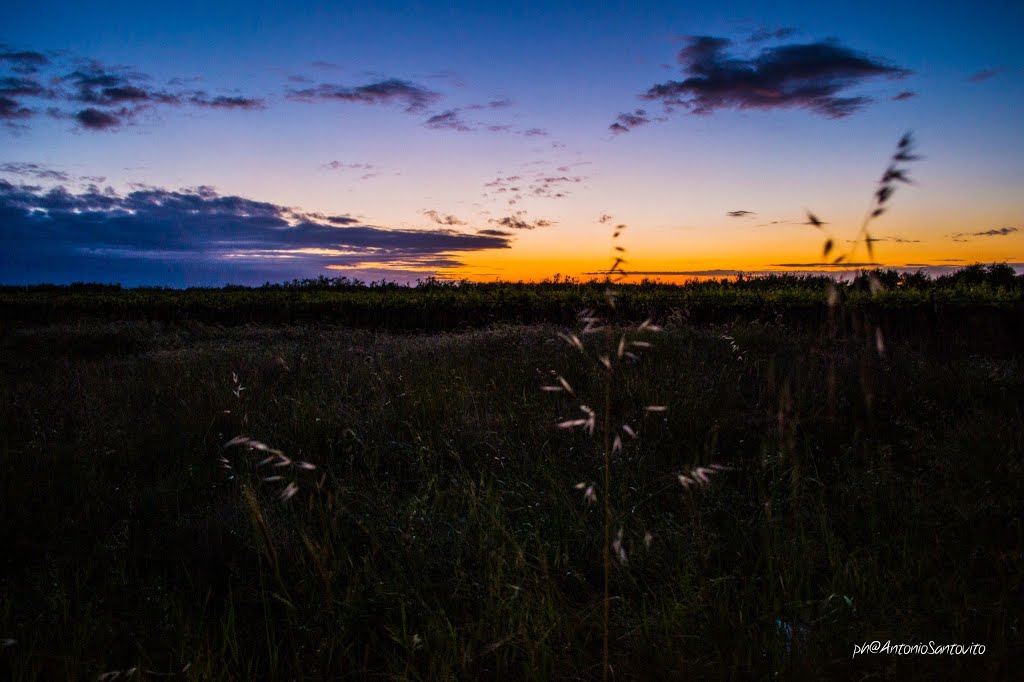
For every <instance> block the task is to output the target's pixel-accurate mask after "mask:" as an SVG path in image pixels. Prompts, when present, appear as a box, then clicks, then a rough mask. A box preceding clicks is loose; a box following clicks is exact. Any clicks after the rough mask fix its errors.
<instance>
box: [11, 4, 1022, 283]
mask: <svg viewBox="0 0 1024 682" xmlns="http://www.w3.org/2000/svg"><path fill="white" fill-rule="evenodd" d="M1021 26H1024V8H1022V6H1021V4H1020V3H914V4H902V5H899V6H892V5H890V4H889V3H851V4H848V5H842V6H833V7H821V6H817V7H813V8H812V9H810V10H808V9H807V8H806V6H805V5H802V4H798V3H772V4H771V5H770V6H767V5H765V4H764V3H730V4H729V5H728V6H714V7H712V6H709V5H703V4H696V3H686V2H677V3H640V4H638V3H602V4H600V5H599V6H597V7H590V6H586V5H581V4H580V3H558V2H543V3H516V4H504V3H503V4H483V3H444V4H440V3H432V4H429V5H426V4H422V3H421V4H415V3H372V4H368V5H366V6H361V7H344V6H342V7H333V8H330V9H325V8H323V7H322V6H318V4H303V3H291V4H289V5H284V4H282V3H260V2H255V3H253V2H249V3H211V4H209V5H208V4H207V3H159V2H156V3H144V4H136V3H100V4H92V5H83V4H79V3H49V2H37V3H32V4H30V5H29V4H26V5H15V6H12V7H10V8H8V9H7V10H5V21H4V28H2V29H0V43H3V45H4V47H3V48H2V50H0V52H3V54H6V55H7V58H6V60H0V65H3V66H5V67H6V69H7V70H6V71H4V72H3V73H0V78H7V79H8V80H6V81H0V83H4V86H3V87H0V97H6V98H7V104H6V105H4V103H3V102H2V101H0V115H2V114H4V113H5V112H6V117H5V118H2V119H0V139H2V140H3V147H2V149H3V152H0V181H2V182H4V183H6V184H5V185H0V201H2V202H3V204H2V205H0V217H4V216H6V217H5V218H4V219H3V222H0V239H2V240H3V241H5V242H6V244H7V246H8V248H7V249H5V251H6V254H5V255H4V256H0V281H8V282H13V281H18V282H26V281H72V280H79V279H106V280H114V281H122V282H124V283H126V284H140V283H144V284H153V283H156V284H171V285H174V286H183V285H192V284H222V283H226V282H229V281H230V282H245V283H260V282H262V281H265V280H267V279H290V278H291V277H293V276H294V277H306V276H315V275H317V274H327V275H348V276H354V277H361V278H364V279H379V278H387V279H395V280H399V281H412V280H415V279H417V278H421V277H425V276H430V275H439V276H442V277H455V278H461V277H468V278H473V279H490V278H495V277H498V278H503V279H520V278H525V279H535V278H542V277H546V276H550V275H552V274H554V273H555V272H561V273H563V274H579V273H582V272H587V271H591V270H595V269H599V268H600V267H601V266H602V265H603V264H604V263H605V261H606V259H607V252H608V237H609V235H608V234H607V232H608V230H607V228H608V224H607V223H608V222H609V221H605V222H601V220H600V218H601V216H603V215H609V216H611V217H612V218H613V220H612V221H611V222H613V223H614V224H619V223H624V224H628V225H629V226H630V231H629V233H628V235H629V241H628V243H627V246H628V247H629V248H630V250H631V268H632V269H633V270H635V271H657V272H677V273H683V274H681V275H680V276H685V273H696V272H702V271H705V270H711V269H724V270H730V269H740V270H746V271H758V270H771V269H775V268H776V267H777V266H778V265H779V264H780V263H790V262H800V263H814V262H816V261H820V260H821V259H820V256H821V253H820V243H821V239H820V235H819V234H818V233H816V232H815V231H814V230H813V228H810V227H808V226H807V225H804V224H802V223H803V222H805V221H804V220H803V215H804V211H805V210H807V209H813V210H814V211H815V212H817V213H821V214H825V215H826V216H827V218H828V219H829V222H830V224H831V228H830V229H832V230H833V231H834V234H835V236H836V238H837V240H838V241H840V242H841V243H845V239H846V238H852V237H853V236H855V234H856V232H857V228H858V226H859V222H860V218H861V216H862V215H863V213H864V210H865V208H866V207H867V205H868V201H869V198H870V196H871V192H872V191H873V189H874V183H875V181H876V180H877V179H878V176H879V175H880V173H881V171H882V170H883V169H884V167H885V164H886V160H887V158H888V156H889V155H890V154H891V153H892V151H893V149H894V146H895V142H896V140H897V139H898V138H899V136H900V135H901V134H902V133H903V132H904V131H906V130H910V129H912V130H913V131H914V133H915V136H916V139H917V140H918V142H919V145H920V150H921V154H922V155H923V156H925V157H926V158H925V159H924V160H922V161H919V162H915V163H914V164H913V167H912V169H911V174H912V176H913V177H914V179H915V181H916V184H915V185H914V186H911V187H907V188H903V187H901V188H900V190H899V192H898V194H897V196H896V197H895V198H894V200H893V204H894V205H893V208H892V210H891V211H890V212H889V214H887V215H886V216H885V217H884V219H882V220H880V221H879V222H878V224H877V226H874V227H873V228H872V229H874V230H876V236H877V237H878V238H879V239H880V240H887V241H883V242H881V243H879V244H877V251H878V253H877V254H875V255H876V258H877V262H880V263H882V264H885V265H891V266H907V265H909V264H918V263H920V264H924V265H930V266H934V267H936V268H939V267H948V266H950V265H951V264H955V263H960V262H962V263H965V264H966V263H968V262H973V261H975V260H982V261H994V260H1006V261H1010V262H1017V261H1024V232H1022V230H1024V225H1022V222H1024V220H1022V215H1021V214H1022V211H1024V206H1022V201H1021V199H1020V198H1019V195H1021V194H1024V193H1022V192H1021V191H1020V190H1021V188H1022V187H1024V126H1021V125H1020V123H1019V117H1020V113H1019V112H1020V111H1022V110H1024V48H1022V47H1021V42H1020V41H1019V39H1018V35H1017V34H1018V32H1019V28H1020V27H1021ZM700 37H703V38H700ZM27 54H38V55H40V57H41V59H43V60H45V63H43V62H41V61H39V60H36V61H32V60H31V59H29V58H28V57H26V56H25V55H27ZM19 55H20V56H19ZM74 74H79V75H78V76H75V75H74ZM83 74H84V75H83ZM751 74H753V75H751ZM807 74H812V75H811V76H808V75H807ZM89 78H91V79H92V80H91V81H89V80H88V79H89ZM104 78H105V79H107V80H103V79H104ZM12 79H13V80H12ZM688 79H690V80H688ZM29 81H30V82H31V83H29ZM87 81H88V83H93V85H88V83H87ZM101 81H102V82H101ZM104 83H105V85H104ZM31 84H36V85H38V88H37V91H36V92H34V93H33V92H30V91H31V90H32V88H31V87H30V85H31ZM382 84H383V85H382ZM673 84H675V85H673ZM658 86H662V91H665V90H666V89H668V90H672V91H673V93H675V94H673V95H672V96H652V94H651V93H653V92H655V90H656V89H657V88H658ZM5 88H6V91H7V93H8V94H7V95H4V90H5ZM104 88H108V90H104ZM109 88H114V90H110V89H109ZM126 88H135V90H129V89H126ZM673 88H674V90H673ZM110 93H114V94H113V95H111V94H110ZM133 93H134V94H133ZM5 106H6V109H5V108H4V107H5ZM87 110H89V111H87ZM638 110H640V111H642V112H643V113H642V114H638V113H637V111H638ZM623 114H625V115H626V116H627V118H625V119H622V118H619V117H620V115H623ZM622 121H626V122H627V123H629V125H625V126H622V123H621V122H622ZM617 122H618V123H619V125H620V126H622V127H621V128H615V124H616V123H617ZM626 128H628V130H626ZM42 169H46V170H50V171H53V172H52V173H49V174H47V173H44V172H43V170H42ZM100 177H102V178H103V180H98V178H100ZM509 178H515V179H514V180H508V179H509ZM90 185H94V186H95V187H94V188H93V189H90ZM58 187H62V188H63V191H64V192H67V193H68V194H69V196H71V197H73V198H74V201H70V202H69V201H66V200H61V201H55V200H54V196H55V195H53V192H54V191H55V188H58ZM197 187H205V188H209V189H206V190H203V191H202V192H197V191H196V190H195V189H194V188H197ZM26 188H30V189H26ZM514 188H518V189H514ZM143 191H145V192H148V194H136V195H135V196H134V197H132V193H133V192H136V193H139V192H143ZM211 192H212V193H213V194H211ZM101 195H103V196H106V197H107V199H104V200H103V201H100V200H99V199H95V198H94V199H90V198H89V197H90V196H93V197H99V196H101ZM171 196H177V197H178V198H179V199H181V197H192V199H191V200H189V201H193V200H198V201H199V203H198V204H195V202H194V201H193V204H194V205H193V204H190V203H189V201H186V200H180V201H177V200H176V201H166V200H165V199H166V197H171ZM213 196H216V197H217V200H216V201H214V200H213V199H212V197H213ZM204 197H205V198H204ZM115 198H116V200H114V199H115ZM226 198H231V199H232V200H230V201H226V200H224V199H226ZM144 199H145V200H148V201H151V202H158V204H159V205H157V204H154V205H149V204H144V203H140V202H142V201H143V200H144ZM236 199H237V200H236ZM243 199H244V200H245V201H252V202H261V203H266V204H269V205H272V206H274V207H276V208H275V209H274V211H276V212H274V213H273V215H274V219H273V220H272V221H271V222H272V223H273V224H267V225H260V224H256V223H254V222H253V220H254V218H253V217H252V216H251V215H249V214H242V213H239V214H235V213H231V212H230V211H231V210H235V208H237V207H239V206H247V204H245V203H244V201H241V200H243ZM101 204H102V205H101ZM186 205H189V206H192V208H188V209H187V210H188V211H190V212H189V213H183V214H181V215H178V216H170V215H168V213H167V211H168V210H172V209H173V208H174V206H186ZM195 206H198V208H196V207H195ZM225 207H232V208H231V209H230V210H229V209H228V208H225ZM157 209H159V210H157ZM133 211H134V213H133ZM737 211H741V212H742V213H743V215H741V216H735V215H733V216H730V215H729V214H730V213H736V212H737ZM197 215H202V216H203V217H204V219H205V220H206V222H203V221H201V220H199V219H198V218H196V216H197ZM83 216H84V217H83ZM318 216H335V217H337V216H345V217H346V218H347V219H350V222H346V223H345V224H332V223H325V222H324V220H323V219H322V218H320V217H318ZM449 217H450V218H451V219H448V218H449ZM211 220H213V221H221V223H222V224H221V223H218V228H217V231H216V234H217V238H216V239H212V238H211V237H209V235H210V233H209V232H208V231H206V232H204V229H206V228H204V227H203V225H206V226H207V228H208V227H209V221H211ZM190 221H191V222H190ZM274 221H276V222H274ZM114 223H116V224H117V225H119V228H118V230H116V231H111V230H110V229H106V228H108V227H109V226H110V225H111V224H114ZM169 225H173V226H174V227H173V234H172V233H170V232H167V233H161V232H160V230H170V229H171V228H170V227H168V226H169ZM190 225H191V226H192V227H190ZM161 226H163V227H161ZM324 226H327V227H329V228H330V229H328V230H327V231H325V230H323V229H320V228H322V227H324ZM371 228H372V229H371ZM190 229H192V236H191V237H190V238H187V239H186V238H183V237H182V235H187V234H189V231H190ZM267 230H270V232H267ZM389 231H390V232H391V234H387V233H388V232H389ZM154 233H158V234H162V235H163V236H162V242H159V240H158V242H159V243H157V245H156V246H157V247H160V244H163V247H160V248H154V244H153V243H152V239H151V237H152V235H153V234H154ZM202 235H206V237H207V238H210V239H211V241H204V238H200V237H201V236H202ZM255 235H260V236H258V237H257V236H255ZM310 235H318V236H317V237H316V238H313V237H311V236H310ZM367 235H374V236H375V239H376V241H375V240H374V239H368V237H367ZM426 244H429V246H425V245H426ZM396 245H401V248H399V247H398V246H396ZM864 255H865V254H860V255H859V256H858V258H861V259H862V257H863V256H864ZM821 265H822V267H826V266H827V265H828V264H826V263H822V264H821Z"/></svg>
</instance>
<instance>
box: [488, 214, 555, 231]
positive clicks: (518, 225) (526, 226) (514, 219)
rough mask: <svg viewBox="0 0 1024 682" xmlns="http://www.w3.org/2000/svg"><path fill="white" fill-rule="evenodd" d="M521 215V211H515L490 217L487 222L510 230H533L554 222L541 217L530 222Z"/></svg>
mask: <svg viewBox="0 0 1024 682" xmlns="http://www.w3.org/2000/svg"><path fill="white" fill-rule="evenodd" d="M523 216H524V213H523V211H517V212H516V213H515V214H514V215H510V216H505V217H504V218H499V219H494V218H492V219H491V220H490V221H489V222H492V223H494V224H495V225H500V226H501V227H507V228H508V229H510V230H533V229H536V228H538V227H549V226H551V225H554V224H555V223H554V222H553V221H550V220H544V219H543V218H541V219H539V220H534V221H533V222H530V221H528V220H525V219H524V218H523Z"/></svg>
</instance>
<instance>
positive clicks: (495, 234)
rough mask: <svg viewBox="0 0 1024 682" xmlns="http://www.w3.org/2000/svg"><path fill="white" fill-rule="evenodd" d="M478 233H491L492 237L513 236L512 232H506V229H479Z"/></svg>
mask: <svg viewBox="0 0 1024 682" xmlns="http://www.w3.org/2000/svg"><path fill="white" fill-rule="evenodd" d="M476 233H477V234H484V235H489V236H491V237H511V236H512V233H511V232H506V231H505V230H492V229H490V228H488V229H485V230H477V231H476Z"/></svg>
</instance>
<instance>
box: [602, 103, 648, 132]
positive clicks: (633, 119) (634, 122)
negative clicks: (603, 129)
mask: <svg viewBox="0 0 1024 682" xmlns="http://www.w3.org/2000/svg"><path fill="white" fill-rule="evenodd" d="M650 122H651V117H650V116H648V115H647V112H646V111H644V110H643V109H637V110H636V111H634V112H633V113H632V114H619V116H618V118H617V119H616V120H615V123H612V124H611V125H610V126H608V130H610V131H612V132H613V133H614V134H616V135H618V134H620V133H626V132H629V131H630V130H632V129H633V128H638V127H640V126H642V125H647V124H648V123H650Z"/></svg>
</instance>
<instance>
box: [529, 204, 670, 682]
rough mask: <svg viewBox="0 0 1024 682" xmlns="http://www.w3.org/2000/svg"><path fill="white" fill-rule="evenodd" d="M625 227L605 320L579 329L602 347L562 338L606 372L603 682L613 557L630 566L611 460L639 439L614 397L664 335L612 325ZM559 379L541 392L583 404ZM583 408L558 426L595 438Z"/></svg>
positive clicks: (591, 418) (648, 325)
mask: <svg viewBox="0 0 1024 682" xmlns="http://www.w3.org/2000/svg"><path fill="white" fill-rule="evenodd" d="M602 222H603V221H602ZM625 228H626V226H625V225H617V226H616V227H615V229H614V231H613V233H612V255H611V267H610V268H609V269H608V271H607V272H606V275H607V277H606V284H607V288H606V290H605V293H604V298H605V308H606V313H605V315H604V316H603V317H602V316H601V315H600V314H598V313H597V312H595V311H593V310H585V311H583V312H582V313H581V314H580V316H579V319H580V322H581V323H582V324H583V329H582V330H581V331H580V334H581V335H582V336H589V335H596V334H600V336H601V338H602V339H603V344H601V345H600V347H599V348H598V349H597V350H595V351H591V350H588V347H587V345H586V344H584V342H583V340H582V339H581V338H580V336H577V335H576V334H559V337H560V338H562V339H563V340H564V341H565V342H566V343H568V344H569V345H570V346H572V347H573V348H574V349H575V350H577V351H579V352H580V353H581V354H582V355H584V356H585V357H587V358H588V359H589V360H590V361H591V362H592V363H593V366H594V367H595V369H596V370H597V371H599V372H601V374H602V376H603V378H604V381H603V396H602V400H603V409H602V412H601V418H600V431H601V440H602V453H603V464H602V477H603V485H602V494H603V500H602V503H603V515H602V516H603V519H602V536H603V539H602V549H601V559H602V561H601V563H602V566H603V572H604V589H603V594H604V598H603V618H602V658H601V663H602V679H604V680H607V679H608V670H609V666H608V660H609V625H608V623H609V615H610V609H611V587H610V580H611V562H612V553H613V552H614V554H615V557H616V558H617V560H618V561H619V563H621V564H625V563H626V561H627V555H626V551H625V548H624V547H623V543H622V535H623V531H622V529H621V528H619V530H618V532H617V533H616V536H615V539H614V540H613V539H612V525H613V521H614V518H613V513H612V499H611V484H612V458H613V457H614V456H617V455H620V454H621V453H622V451H623V447H624V445H623V443H624V439H634V438H636V436H637V431H636V428H635V427H634V426H633V425H631V424H630V423H629V421H628V420H622V423H621V424H620V423H618V422H619V421H620V420H618V419H613V414H612V393H613V388H614V385H615V382H616V381H617V379H618V376H619V374H620V373H621V372H622V370H623V368H625V367H626V366H627V364H628V363H635V362H637V361H639V359H640V357H639V355H638V353H639V352H640V351H641V350H642V349H645V348H650V347H651V344H650V343H649V342H647V341H645V340H643V339H642V338H636V337H640V336H643V335H645V334H646V333H655V332H658V331H661V328H660V327H658V326H657V325H655V324H654V323H653V321H652V320H647V321H646V322H644V323H642V324H640V325H637V326H636V327H632V328H628V327H627V328H625V329H622V330H621V331H619V332H618V333H616V329H615V328H614V326H613V325H612V319H611V318H612V317H613V316H614V314H615V310H616V295H615V291H614V290H613V289H612V285H613V284H614V283H616V282H619V281H621V280H622V278H623V277H624V276H625V272H624V271H623V268H622V266H623V264H624V263H625V262H626V260H625V253H626V250H625V248H623V247H622V246H620V245H619V244H618V239H619V237H620V236H621V235H622V231H623V230H624V229H625ZM555 381H556V383H555V384H552V385H550V386H543V387H542V390H544V391H550V392H555V393H567V394H569V395H570V396H572V397H573V398H576V399H577V400H579V396H578V395H577V393H576V391H575V389H573V387H572V385H571V384H570V383H569V382H568V380H566V379H565V377H563V376H561V375H560V374H555ZM666 409H667V408H666V407H665V406H663V405H648V406H646V407H645V408H644V410H643V412H644V414H646V413H648V412H665V411H666ZM579 410H580V413H581V416H578V417H576V418H573V419H566V420H563V421H561V422H559V423H558V427H559V428H561V429H577V428H579V429H585V430H586V431H587V433H588V434H589V435H591V436H593V435H594V432H595V430H597V428H598V415H597V413H596V412H595V411H594V410H593V409H592V408H591V407H590V406H589V405H588V404H587V403H585V402H582V401H581V402H580V403H579ZM576 489H577V490H581V491H583V497H584V499H585V500H586V502H587V503H588V504H594V503H596V502H597V501H598V500H597V497H598V496H597V492H596V491H595V486H594V484H593V483H590V482H587V481H583V482H580V483H577V484H576ZM650 541H651V536H650V534H646V535H645V537H644V544H645V545H648V546H649V545H650Z"/></svg>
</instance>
